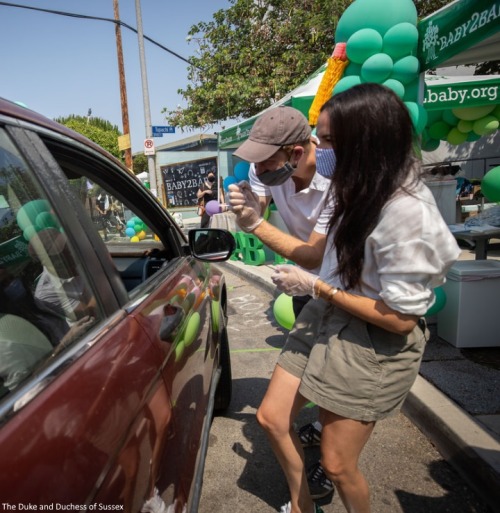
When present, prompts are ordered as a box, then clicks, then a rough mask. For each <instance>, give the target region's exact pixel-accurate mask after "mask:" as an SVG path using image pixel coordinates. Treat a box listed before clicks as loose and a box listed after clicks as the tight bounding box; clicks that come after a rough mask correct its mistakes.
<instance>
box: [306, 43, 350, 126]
mask: <svg viewBox="0 0 500 513" xmlns="http://www.w3.org/2000/svg"><path fill="white" fill-rule="evenodd" d="M345 48H346V44H345V43H337V44H336V45H335V48H334V49H333V54H332V56H331V57H330V58H329V59H328V64H327V66H326V70H325V73H324V75H323V78H322V79H321V83H320V84H319V87H318V91H317V93H316V96H315V97H314V100H313V102H312V105H311V107H310V109H309V124H310V125H311V126H315V125H316V123H317V121H318V116H319V111H320V109H321V107H322V106H323V105H324V104H325V103H326V102H327V101H328V100H329V99H330V98H331V96H332V92H333V88H334V87H335V84H336V83H337V82H338V81H339V80H340V79H341V78H342V75H343V74H344V70H345V68H346V67H347V65H348V64H349V61H348V60H347V56H346V51H345Z"/></svg>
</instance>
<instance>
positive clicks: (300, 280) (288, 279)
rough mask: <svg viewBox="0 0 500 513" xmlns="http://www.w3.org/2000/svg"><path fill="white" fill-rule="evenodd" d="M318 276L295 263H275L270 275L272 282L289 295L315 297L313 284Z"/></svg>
mask: <svg viewBox="0 0 500 513" xmlns="http://www.w3.org/2000/svg"><path fill="white" fill-rule="evenodd" d="M318 279H319V277H318V276H316V275H315V274H311V273H308V272H307V271H304V270H303V269H301V268H300V267H297V266H296V265H288V264H285V265H277V266H276V267H275V272H274V274H272V275H271V280H273V283H274V284H275V285H276V286H277V287H278V288H279V289H280V290H282V291H283V292H284V293H285V294H288V295H289V296H308V295H309V296H312V297H313V298H315V299H317V297H316V294H315V292H314V284H315V283H316V280H318Z"/></svg>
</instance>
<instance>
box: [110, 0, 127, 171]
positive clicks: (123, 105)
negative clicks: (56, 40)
mask: <svg viewBox="0 0 500 513" xmlns="http://www.w3.org/2000/svg"><path fill="white" fill-rule="evenodd" d="M113 11H114V15H115V20H116V21H120V12H119V9H118V0H113ZM115 36H116V53H117V54H118V75H119V77H120V101H121V108H122V123H123V134H124V135H128V136H129V144H128V148H125V149H124V151H125V165H126V166H127V168H128V169H130V171H132V147H131V144H130V126H129V121H128V106H127V86H126V84H125V66H124V65H123V49H122V32H121V27H120V25H119V24H118V23H115Z"/></svg>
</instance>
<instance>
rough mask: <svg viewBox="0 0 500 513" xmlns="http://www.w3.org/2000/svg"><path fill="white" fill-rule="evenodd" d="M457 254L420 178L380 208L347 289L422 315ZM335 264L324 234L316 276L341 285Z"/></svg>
mask: <svg viewBox="0 0 500 513" xmlns="http://www.w3.org/2000/svg"><path fill="white" fill-rule="evenodd" d="M459 255H460V248H459V247H458V244H457V242H456V240H455V238H454V237H453V235H452V234H451V232H450V230H449V229H448V226H447V225H446V223H445V222H444V220H443V218H442V217H441V214H440V212H439V210H438V208H437V205H436V202H435V200H434V197H433V195H432V193H431V191H430V190H429V189H428V188H427V187H426V186H425V185H424V184H423V183H422V182H420V183H419V184H418V185H417V186H416V187H415V189H414V190H413V191H412V195H409V194H406V193H403V192H401V193H399V194H397V195H395V197H394V198H393V199H391V200H390V201H389V202H388V203H387V204H386V205H385V206H384V208H383V209H382V212H381V214H380V218H379V222H378V224H377V226H376V227H375V229H374V230H373V231H372V233H371V234H370V235H369V236H368V237H367V239H366V241H365V249H364V264H363V271H362V274H361V284H360V287H359V289H358V290H353V293H355V294H360V295H363V296H365V297H370V298H372V299H382V300H383V301H384V302H385V303H386V304H387V305H388V306H389V307H390V308H392V309H393V310H396V311H398V312H401V313H406V314H411V315H424V314H425V313H426V312H427V310H428V309H429V308H430V307H431V306H432V304H433V303H434V300H435V298H434V288H435V287H438V286H439V285H442V284H443V283H444V281H445V279H446V273H447V271H448V270H449V268H450V267H451V266H452V264H453V263H454V262H455V261H456V260H457V259H458V257H459ZM336 269H337V255H336V252H335V249H334V248H333V247H332V243H331V237H329V240H328V241H327V244H326V250H325V257H324V260H323V265H322V267H321V272H320V276H321V278H322V279H323V280H324V281H327V282H328V283H330V284H331V285H334V286H337V287H342V285H341V283H340V281H339V279H338V277H337V276H335V275H334V273H335V270H336Z"/></svg>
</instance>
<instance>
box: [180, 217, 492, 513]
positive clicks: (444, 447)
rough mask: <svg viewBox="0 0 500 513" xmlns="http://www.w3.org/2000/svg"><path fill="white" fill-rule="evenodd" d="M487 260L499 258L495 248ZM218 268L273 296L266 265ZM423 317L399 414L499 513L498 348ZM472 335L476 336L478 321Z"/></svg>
mask: <svg viewBox="0 0 500 513" xmlns="http://www.w3.org/2000/svg"><path fill="white" fill-rule="evenodd" d="M192 227H196V222H195V221H194V220H193V221H191V222H188V223H186V225H185V229H186V230H187V229H189V228H192ZM488 258H489V259H497V260H500V249H494V250H493V251H490V252H489V253H488ZM460 259H461V260H472V259H474V252H473V250H470V249H468V248H467V247H465V248H464V249H463V250H462V254H461V256H460ZM224 266H230V267H231V272H233V273H236V274H240V275H241V276H244V277H245V278H247V279H249V280H251V282H252V283H254V284H256V285H260V286H262V287H264V288H265V289H267V290H268V291H270V292H271V294H274V296H275V297H276V296H277V295H278V294H279V292H278V291H276V287H275V285H274V284H273V283H272V281H271V274H272V273H273V268H272V265H259V266H252V265H246V264H244V263H243V262H241V261H235V260H230V261H228V262H226V263H224V264H221V267H224ZM499 313H500V311H499ZM427 321H428V327H429V330H430V334H431V337H430V339H429V342H428V344H427V348H426V351H425V353H424V357H423V361H422V365H421V369H420V373H419V376H418V378H417V380H416V382H415V384H414V386H413V387H412V389H411V391H410V393H409V395H408V398H407V400H406V402H405V405H404V407H403V413H404V414H405V415H406V416H407V417H408V418H409V419H410V420H411V421H412V422H413V423H414V424H415V425H416V426H417V427H418V428H419V429H420V430H421V431H422V432H423V433H424V434H425V435H426V436H427V437H428V438H429V439H430V441H431V442H432V443H433V444H434V445H435V446H436V448H437V449H438V450H439V452H440V453H441V454H442V455H443V457H444V458H445V459H446V460H447V461H448V462H449V463H450V464H451V465H452V466H453V467H454V468H455V470H456V471H457V472H458V473H459V474H460V475H461V476H462V477H463V478H464V479H465V480H466V481H467V482H468V483H469V485H470V486H471V487H472V488H474V489H475V490H476V492H477V493H478V494H479V495H480V496H481V497H482V498H483V499H484V500H485V501H486V502H487V503H488V504H489V505H490V507H491V508H492V511H493V512H499V513H500V347H489V348H481V347H477V348H467V349H459V348H456V347H454V346H453V345H451V344H450V343H448V342H446V341H444V340H442V339H441V338H440V337H439V336H438V335H437V317H433V318H429V319H428V320H427ZM474 336H475V338H480V337H481V326H480V325H478V326H477V333H475V335H474ZM498 336H499V339H500V332H499V335H498ZM499 344H500V342H499ZM477 345H478V346H480V344H477Z"/></svg>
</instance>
